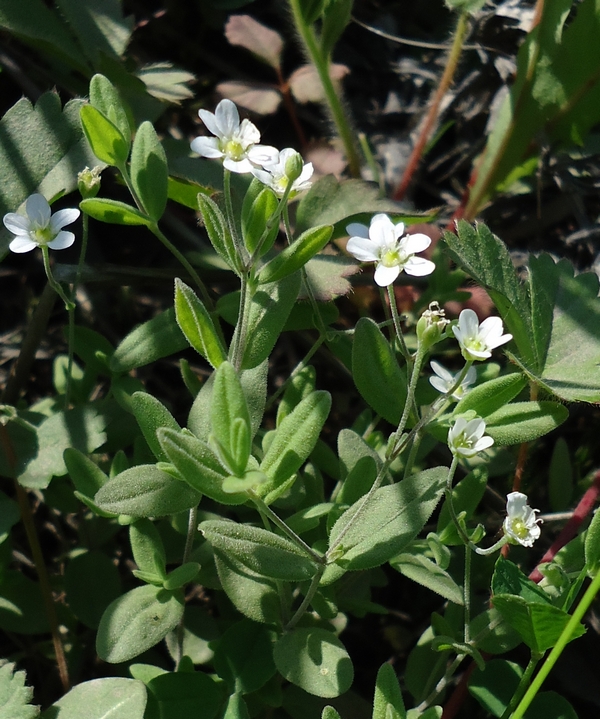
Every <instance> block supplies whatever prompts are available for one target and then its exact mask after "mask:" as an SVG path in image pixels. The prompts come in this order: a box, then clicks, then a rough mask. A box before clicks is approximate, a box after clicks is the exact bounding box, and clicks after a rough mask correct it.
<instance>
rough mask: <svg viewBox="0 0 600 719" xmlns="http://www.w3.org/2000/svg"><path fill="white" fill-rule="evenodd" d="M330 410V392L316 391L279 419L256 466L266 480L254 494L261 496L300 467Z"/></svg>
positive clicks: (315, 441) (314, 442)
mask: <svg viewBox="0 0 600 719" xmlns="http://www.w3.org/2000/svg"><path fill="white" fill-rule="evenodd" d="M330 409H331V395H330V394H329V392H325V391H323V390H318V391H316V392H311V394H309V395H308V397H306V398H305V399H303V400H302V402H300V404H299V405H297V407H296V408H295V409H294V410H293V411H292V412H291V413H290V414H289V415H288V416H287V417H286V418H285V419H284V420H283V421H282V422H281V424H280V425H279V427H278V428H277V430H276V431H275V435H274V437H273V440H272V441H271V443H270V445H269V448H268V449H267V451H266V453H265V456H264V457H263V461H262V462H261V465H260V471H261V472H264V473H265V474H266V475H267V477H268V478H269V481H268V482H265V483H264V484H261V485H260V486H259V487H258V488H257V490H256V491H257V494H259V495H260V496H261V497H265V496H266V495H267V494H268V493H269V492H271V491H273V490H274V489H276V488H277V487H279V486H280V485H282V484H283V482H285V481H286V480H287V479H289V478H290V477H292V476H293V475H294V474H295V473H296V472H297V471H298V470H299V469H300V467H301V466H302V465H303V464H304V462H305V461H306V460H307V459H308V456H309V455H310V453H311V452H312V450H313V448H314V446H315V445H316V443H317V440H318V439H319V434H320V433H321V429H322V428H323V425H324V424H325V420H326V419H327V417H328V415H329V410H330Z"/></svg>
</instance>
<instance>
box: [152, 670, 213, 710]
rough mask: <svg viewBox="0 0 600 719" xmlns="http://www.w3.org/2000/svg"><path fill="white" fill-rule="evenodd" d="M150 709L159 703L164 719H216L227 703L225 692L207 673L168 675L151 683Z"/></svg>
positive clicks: (172, 673)
mask: <svg viewBox="0 0 600 719" xmlns="http://www.w3.org/2000/svg"><path fill="white" fill-rule="evenodd" d="M148 690H149V692H150V696H149V700H150V706H151V705H152V704H153V703H154V701H155V702H156V704H157V705H158V706H157V708H156V714H154V715H153V716H157V717H160V718H161V719H183V718H184V717H194V719H213V717H215V716H216V715H217V712H218V711H219V709H220V707H221V704H222V702H223V692H222V691H221V688H220V687H219V685H218V684H217V683H216V682H215V681H213V679H212V678H211V677H210V676H208V674H204V673H203V672H181V671H178V672H166V673H164V674H160V675H158V676H156V677H154V678H152V679H151V680H150V681H149V682H148Z"/></svg>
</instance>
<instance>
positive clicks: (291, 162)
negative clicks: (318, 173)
mask: <svg viewBox="0 0 600 719" xmlns="http://www.w3.org/2000/svg"><path fill="white" fill-rule="evenodd" d="M303 169H304V160H303V159H302V155H301V154H300V153H299V152H295V153H294V154H293V155H291V156H290V157H288V159H287V160H286V163H285V176H286V177H287V178H288V180H289V181H290V182H294V180H297V179H298V178H299V177H300V175H301V174H302V170H303Z"/></svg>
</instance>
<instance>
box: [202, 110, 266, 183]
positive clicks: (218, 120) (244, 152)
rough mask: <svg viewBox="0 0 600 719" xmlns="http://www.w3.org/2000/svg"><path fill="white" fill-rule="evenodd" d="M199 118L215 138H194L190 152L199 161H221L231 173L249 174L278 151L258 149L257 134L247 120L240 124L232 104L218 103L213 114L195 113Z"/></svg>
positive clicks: (258, 133) (258, 135)
mask: <svg viewBox="0 0 600 719" xmlns="http://www.w3.org/2000/svg"><path fill="white" fill-rule="evenodd" d="M198 115H200V118H201V120H202V122H204V124H205V125H206V127H207V128H208V129H209V130H210V131H211V132H212V134H213V135H215V137H204V136H203V137H197V138H196V139H195V140H192V143H191V148H192V150H193V151H194V152H197V153H198V154H199V155H201V156H202V157H209V158H224V160H223V166H224V167H225V169H227V170H231V172H237V173H245V172H252V168H253V167H255V166H256V165H262V164H263V163H266V162H270V161H272V160H274V159H275V157H276V155H277V150H276V149H275V148H274V147H270V146H268V145H259V144H258V142H259V140H260V132H259V131H258V128H257V127H256V125H254V124H253V123H251V122H250V120H242V122H241V124H240V116H239V113H238V110H237V107H236V106H235V105H234V103H233V102H231V100H221V102H220V103H219V104H218V105H217V108H216V110H215V112H214V114H213V113H212V112H208V110H198Z"/></svg>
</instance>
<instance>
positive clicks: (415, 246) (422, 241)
mask: <svg viewBox="0 0 600 719" xmlns="http://www.w3.org/2000/svg"><path fill="white" fill-rule="evenodd" d="M430 244H431V237H427V235H423V234H419V233H416V234H414V235H406V237H404V238H403V239H402V240H401V241H400V249H401V250H402V251H403V252H406V254H407V255H415V254H417V252H423V250H426V249H427V248H428V247H429V245H430Z"/></svg>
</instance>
